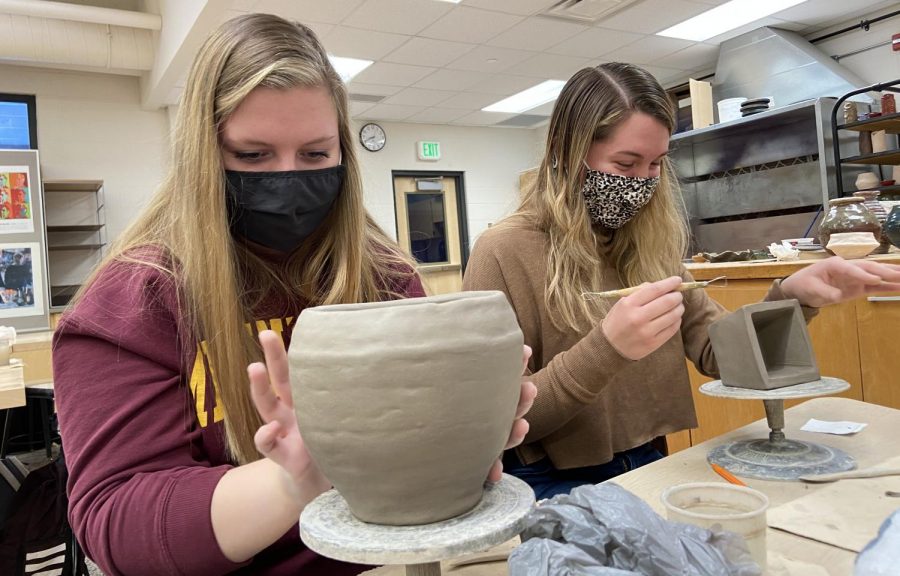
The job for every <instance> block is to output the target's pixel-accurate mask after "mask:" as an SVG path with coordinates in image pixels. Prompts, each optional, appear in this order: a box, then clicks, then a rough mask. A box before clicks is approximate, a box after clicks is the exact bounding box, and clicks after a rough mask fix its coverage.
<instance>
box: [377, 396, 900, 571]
mask: <svg viewBox="0 0 900 576" xmlns="http://www.w3.org/2000/svg"><path fill="white" fill-rule="evenodd" d="M810 418H817V419H819V420H833V421H836V420H850V421H854V422H865V423H867V424H868V426H867V427H866V428H865V429H864V430H863V431H862V432H859V433H857V434H855V435H852V436H836V435H826V434H816V433H812V432H801V431H800V427H801V426H802V425H803V424H804V423H806V421H807V420H809V419H810ZM897 430H900V410H894V409H892V408H885V407H883V406H878V405H876V404H868V403H865V402H859V401H857V400H850V399H848V398H837V397H835V398H815V399H812V400H808V401H806V402H804V403H802V404H800V405H797V406H794V407H792V408H788V409H787V410H785V428H784V431H785V434H786V435H787V437H788V438H793V439H797V440H806V441H810V442H817V443H820V444H826V445H828V446H832V447H835V448H839V449H842V450H844V451H846V452H848V453H849V454H850V455H852V456H853V457H854V458H855V459H856V460H857V465H858V467H859V468H868V467H870V466H875V465H878V464H879V463H881V462H882V461H884V460H886V459H888V458H891V457H894V456H898V455H900V435H898V434H897ZM768 431H769V429H768V427H767V426H766V421H765V420H764V419H763V420H758V421H756V422H754V423H752V424H749V425H747V426H744V427H742V428H739V429H737V430H734V431H733V432H730V433H728V434H724V435H722V436H719V437H717V438H713V439H712V440H708V441H706V442H703V443H701V444H697V445H696V446H692V447H690V448H688V449H686V450H682V451H681V452H678V453H676V454H673V455H672V456H669V457H667V458H664V459H662V460H660V461H658V462H654V463H653V464H650V465H648V466H644V467H642V468H638V469H637V470H632V471H631V472H628V473H627V474H623V475H621V476H618V477H616V478H615V479H614V480H613V481H614V482H616V483H618V484H619V485H621V486H623V487H624V488H626V489H627V490H629V491H631V492H633V493H634V494H636V495H638V496H639V497H641V498H642V499H643V500H644V501H646V502H647V503H648V504H650V506H651V507H653V509H654V510H656V511H657V512H658V513H659V514H660V515H663V516H665V511H664V508H663V506H662V503H661V502H660V495H661V494H662V491H663V490H664V489H665V488H667V487H669V486H672V485H674V484H682V483H685V482H722V479H721V478H720V477H719V476H718V475H717V474H716V473H715V472H713V471H712V469H711V468H710V467H709V464H708V463H707V461H706V455H707V453H708V452H709V451H710V450H712V449H713V448H715V447H716V446H719V445H721V444H727V443H730V442H733V441H736V440H746V439H755V438H764V437H767V435H768ZM744 480H745V481H746V482H747V484H748V485H749V486H751V487H752V488H755V489H757V490H760V491H762V492H764V493H765V494H766V495H767V496H768V497H769V501H770V505H771V507H775V506H779V505H781V504H784V503H787V502H790V501H793V500H795V499H797V498H799V497H801V496H804V495H806V494H810V493H811V492H812V491H816V490H820V489H822V488H823V487H825V486H828V484H805V483H801V482H778V481H766V480H757V479H749V478H748V479H744ZM835 521H836V522H840V519H839V518H838V519H835ZM767 546H768V550H769V559H770V568H771V567H772V564H773V558H775V560H774V562H777V563H786V562H797V563H802V564H806V565H807V566H809V565H811V566H813V567H821V568H822V569H823V570H821V571H820V572H819V573H827V574H829V575H830V576H847V575H848V574H852V573H853V561H854V559H855V557H856V554H854V553H853V552H849V551H847V550H843V549H841V548H836V547H834V546H829V545H827V544H822V543H819V542H816V541H814V540H809V539H807V538H803V537H800V536H795V535H793V534H790V533H787V532H782V531H780V530H774V529H772V528H769V529H768V532H767ZM508 548H509V545H507V549H508ZM780 565H781V566H784V565H785V564H780ZM449 567H450V564H449V563H446V562H445V563H444V571H445V573H448V574H449V573H452V574H454V575H459V576H501V575H505V574H506V573H507V571H506V563H505V562H502V561H501V562H492V563H484V564H476V565H472V566H466V567H461V568H456V569H454V570H452V572H448V568H449ZM790 573H793V572H790ZM798 573H799V572H798ZM366 574H370V575H371V576H376V575H377V576H402V575H403V574H404V571H403V569H402V568H401V567H397V566H385V567H382V568H378V569H376V570H373V571H371V572H367V573H366Z"/></svg>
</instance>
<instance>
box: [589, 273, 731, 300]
mask: <svg viewBox="0 0 900 576" xmlns="http://www.w3.org/2000/svg"><path fill="white" fill-rule="evenodd" d="M714 282H721V283H720V284H719V286H725V285H727V283H728V280H727V278H726V277H725V276H717V277H716V278H713V279H712V280H703V281H702V282H682V283H681V285H680V286H678V288H676V289H675V291H676V292H685V291H687V290H695V289H697V288H706V287H707V286H709V285H710V284H712V283H714ZM640 289H641V286H631V287H629V288H622V289H621V290H610V291H608V292H582V293H581V297H582V298H623V297H625V296H629V295H631V294H634V293H635V292H637V291H638V290H640Z"/></svg>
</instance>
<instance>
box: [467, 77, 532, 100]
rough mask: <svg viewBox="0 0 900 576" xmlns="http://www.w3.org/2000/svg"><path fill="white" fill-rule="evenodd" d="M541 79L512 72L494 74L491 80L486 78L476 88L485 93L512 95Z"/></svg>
mask: <svg viewBox="0 0 900 576" xmlns="http://www.w3.org/2000/svg"><path fill="white" fill-rule="evenodd" d="M539 81H540V80H536V79H535V78H533V77H531V76H513V75H511V74H493V75H492V76H491V78H490V79H489V80H486V81H484V82H482V83H480V84H478V85H477V86H475V87H474V88H475V89H476V90H478V91H479V92H484V93H485V94H499V95H503V96H511V95H513V94H515V93H516V92H521V91H522V90H524V89H526V88H531V87H532V86H534V85H535V84H537V83H538V82H539Z"/></svg>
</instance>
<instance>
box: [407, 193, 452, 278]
mask: <svg viewBox="0 0 900 576" xmlns="http://www.w3.org/2000/svg"><path fill="white" fill-rule="evenodd" d="M406 212H407V214H408V215H409V245H410V250H411V251H412V255H413V257H415V259H416V260H418V261H419V262H421V263H423V264H436V263H441V262H448V261H449V260H448V258H447V231H446V229H445V225H444V223H445V218H444V194H443V192H436V193H433V194H423V193H420V192H417V193H414V194H413V193H409V194H407V195H406Z"/></svg>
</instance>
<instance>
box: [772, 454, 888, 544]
mask: <svg viewBox="0 0 900 576" xmlns="http://www.w3.org/2000/svg"><path fill="white" fill-rule="evenodd" d="M874 466H877V467H879V468H881V467H885V468H887V467H893V466H900V456H898V457H894V458H890V459H888V460H885V461H884V462H879V463H878V464H873V467H874ZM898 490H900V479H898V478H897V477H896V476H884V477H880V478H865V479H853V480H840V481H838V482H835V483H833V484H828V485H822V488H819V489H815V490H814V491H812V492H810V493H809V494H807V495H806V496H802V497H800V498H797V499H796V500H793V501H791V502H788V503H786V504H782V505H781V506H776V507H774V508H770V509H769V511H768V512H767V515H766V516H767V519H768V522H769V527H771V528H776V529H779V530H784V531H786V532H790V533H791V534H796V535H798V536H803V537H804V538H811V539H812V540H818V541H819V542H824V543H825V544H830V545H831V546H837V547H838V548H844V549H845V550H850V551H852V552H859V551H860V550H862V549H863V547H865V545H866V544H868V543H869V542H870V541H871V540H872V539H874V538H875V536H876V535H877V534H878V528H879V527H880V526H881V523H882V522H884V519H885V518H887V517H888V516H890V515H891V513H892V512H893V511H894V510H897V509H900V498H892V497H889V496H886V495H885V492H887V491H898Z"/></svg>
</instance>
